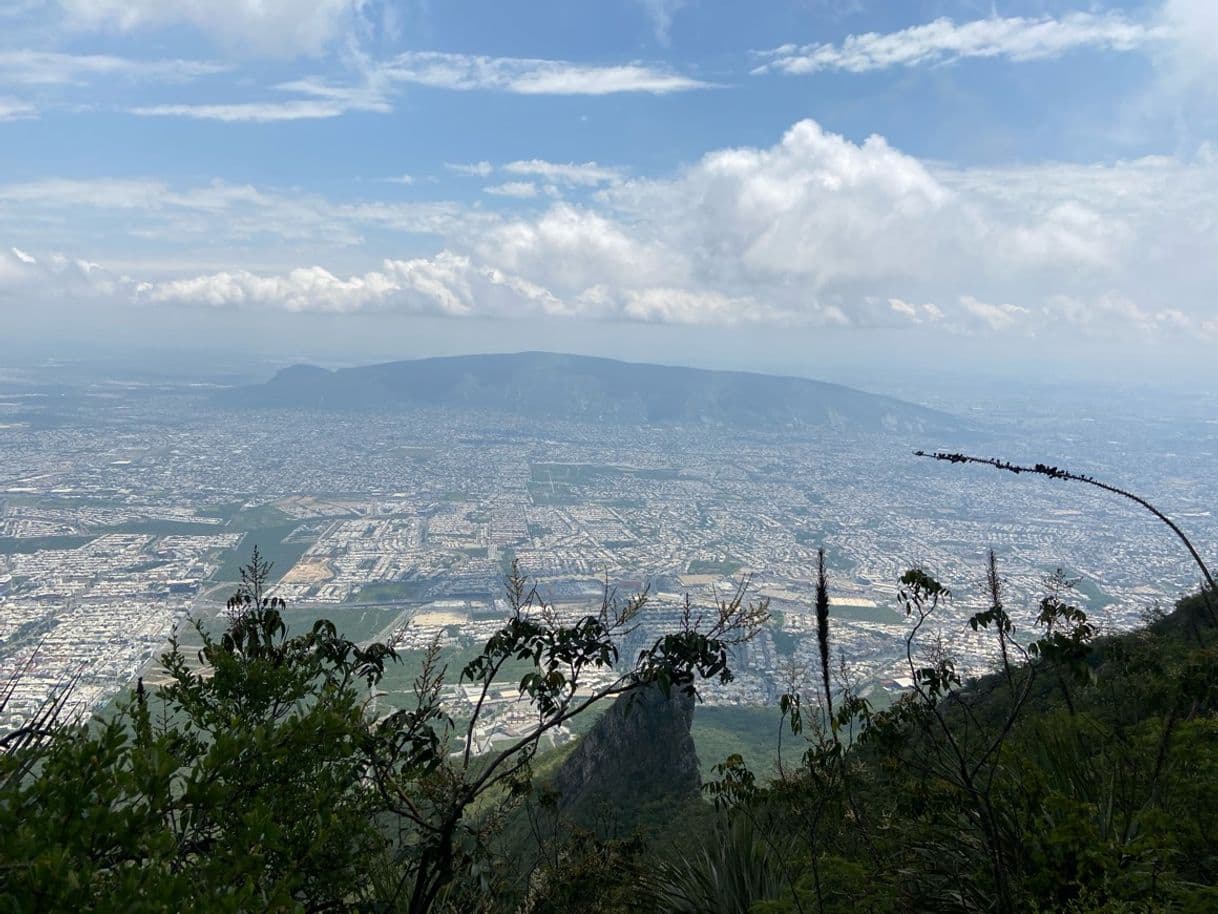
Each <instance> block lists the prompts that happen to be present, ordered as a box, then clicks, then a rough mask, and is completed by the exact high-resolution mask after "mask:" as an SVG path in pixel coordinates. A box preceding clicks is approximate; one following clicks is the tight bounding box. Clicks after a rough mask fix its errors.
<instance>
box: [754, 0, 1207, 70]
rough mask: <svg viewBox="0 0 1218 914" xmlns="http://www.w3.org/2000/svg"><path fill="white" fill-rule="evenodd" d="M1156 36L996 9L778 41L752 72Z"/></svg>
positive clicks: (1082, 16)
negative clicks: (837, 40)
mask: <svg viewBox="0 0 1218 914" xmlns="http://www.w3.org/2000/svg"><path fill="white" fill-rule="evenodd" d="M1201 2H1208V0H1201ZM1155 37H1156V31H1155V29H1154V28H1152V27H1149V26H1146V25H1143V24H1141V23H1137V22H1132V21H1130V20H1129V19H1126V18H1125V17H1124V16H1121V15H1119V14H1116V13H1082V12H1078V13H1070V14H1068V15H1066V16H1063V17H1062V18H1060V19H1054V18H1051V17H1047V16H1046V17H1041V18H1025V17H1021V16H1013V17H1009V18H1000V17H997V16H994V17H991V18H988V19H978V20H975V21H972V22H963V23H959V24H957V23H955V22H953V21H952V20H951V19H946V18H944V19H936V20H935V21H934V22H930V23H927V24H925V25H917V26H913V27H911V28H907V29H902V30H901V31H899V32H888V33H883V34H881V33H877V32H867V33H866V34H862V35H850V36H849V37H847V38H846V39H845V40H844V41H843V42H842V43H841V44H837V45H835V44H807V45H802V46H796V45H784V46H782V47H780V48H775V49H774V50H772V51H767V52H764V55H763V56H764V57H766V58H768V60H767V62H766V63H764V64H762V65H761V66H759V67H757V68H756V69H755V70H754V71H753V72H754V73H765V72H769V71H778V72H781V73H786V74H790V75H798V74H805V73H816V72H819V71H822V70H845V71H847V72H850V73H865V72H867V71H870V70H885V69H889V68H891V67H913V66H922V65H928V64H936V63H944V62H951V61H955V60H961V59H964V58H970V57H1001V58H1006V59H1009V60H1037V59H1045V58H1052V57H1060V56H1062V55H1063V54H1066V53H1068V52H1070V51H1073V50H1077V49H1079V48H1087V47H1089V48H1099V49H1104V50H1110V51H1129V50H1133V49H1134V48H1138V47H1141V46H1143V45H1145V44H1147V43H1148V42H1150V41H1152V40H1153V39H1154V38H1155Z"/></svg>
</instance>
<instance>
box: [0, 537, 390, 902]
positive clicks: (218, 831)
mask: <svg viewBox="0 0 1218 914" xmlns="http://www.w3.org/2000/svg"><path fill="white" fill-rule="evenodd" d="M247 570H248V572H249V575H248V576H247V578H246V582H245V584H243V586H242V589H241V591H240V593H239V594H238V596H237V597H235V598H234V599H233V601H230V613H231V623H230V625H229V628H228V630H227V631H226V632H225V633H224V634H223V636H222V637H221V638H220V639H219V640H216V639H214V638H213V637H212V636H210V635H209V634H207V633H206V632H205V631H201V632H200V634H201V637H202V638H203V642H204V647H203V650H202V652H201V657H200V660H201V661H202V662H203V663H204V664H206V666H207V668H208V670H209V671H210V675H203V674H201V673H200V672H199V671H198V670H196V669H193V668H192V665H191V664H190V663H189V662H188V660H187V658H186V657H185V656H183V655H182V653H181V651H180V650H179V649H178V647H177V646H176V644H175V645H174V646H173V647H172V648H171V650H170V651H169V653H167V654H166V655H165V658H164V665H165V669H166V671H167V673H168V674H169V678H170V681H169V683H168V684H167V685H166V686H165V687H164V688H163V689H161V690H159V691H158V692H157V693H156V694H155V695H154V696H149V695H148V694H147V692H146V691H145V690H144V688H143V685H142V683H141V684H140V687H139V688H138V689H137V690H136V693H135V695H134V697H133V698H132V699H131V700H130V701H128V702H127V703H126V704H125V705H124V706H123V707H122V708H121V709H120V711H119V713H118V714H117V715H115V716H113V717H112V718H111V719H110V720H108V721H106V722H95V723H91V724H88V725H84V726H79V727H71V728H67V729H63V730H61V731H60V732H59V733H58V734H57V735H55V737H54V738H52V739H50V740H49V741H48V742H43V743H40V744H37V745H29V746H27V747H25V751H24V752H15V753H10V754H9V755H6V756H4V757H3V758H0V778H2V777H3V776H4V774H7V773H9V772H11V771H12V770H13V768H14V767H15V766H21V765H31V763H32V767H31V768H30V769H29V770H30V771H31V775H30V776H26V777H24V778H18V779H13V778H8V779H5V780H4V781H3V782H2V783H3V785H4V789H3V792H2V793H0V859H2V860H4V861H6V863H7V865H6V866H5V868H4V870H3V883H2V886H0V909H5V906H7V909H9V910H15V911H16V910H20V911H38V910H48V911H66V910H80V911H86V910H87V911H116V912H117V911H177V910H184V909H191V910H209V911H211V910H214V911H242V910H252V909H255V908H256V909H258V910H273V911H288V910H310V909H316V910H322V909H327V908H334V907H336V906H339V905H342V904H345V903H346V902H348V901H350V900H352V899H356V898H358V897H360V895H361V894H362V890H361V889H360V887H359V879H358V878H357V877H358V875H359V874H360V873H361V872H363V871H364V869H365V867H366V866H367V862H368V860H369V859H371V858H373V857H375V856H377V855H379V854H381V853H382V852H383V849H384V847H385V843H386V842H385V841H384V839H383V838H382V837H381V836H380V835H379V834H378V832H377V830H376V829H375V827H374V821H373V811H374V809H375V796H374V794H373V792H372V790H371V789H370V787H369V785H368V784H366V782H365V779H364V776H363V774H364V772H363V766H362V761H361V753H360V745H361V743H362V741H363V740H364V739H365V738H366V735H367V722H366V721H365V718H364V714H363V700H362V699H363V696H362V694H361V691H362V689H363V688H367V686H368V684H369V683H372V682H375V681H376V680H377V678H379V676H380V673H381V671H382V670H383V668H384V664H385V662H386V660H387V659H388V658H389V656H390V653H389V651H388V649H387V648H385V647H383V646H382V645H374V646H372V647H371V648H368V649H363V648H360V647H358V646H357V645H354V644H352V643H351V642H349V641H346V640H344V639H342V638H339V637H338V636H337V634H336V633H335V632H334V629H333V626H331V625H330V624H329V623H323V622H319V623H318V624H317V625H316V626H314V628H313V630H312V631H310V632H309V633H308V634H306V635H302V636H297V637H288V635H287V632H286V630H285V628H284V626H283V624H282V621H281V619H280V616H279V608H280V606H281V602H280V601H277V600H273V599H268V598H265V597H263V596H262V585H263V583H264V582H265V572H266V569H265V567H264V566H263V565H262V564H261V559H260V557H259V556H258V555H257V554H255V559H254V562H253V563H252V564H251V565H250V566H248V569H247Z"/></svg>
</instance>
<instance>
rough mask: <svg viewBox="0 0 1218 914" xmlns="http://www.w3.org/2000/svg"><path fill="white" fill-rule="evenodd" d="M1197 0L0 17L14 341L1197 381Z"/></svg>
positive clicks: (1203, 284)
mask: <svg viewBox="0 0 1218 914" xmlns="http://www.w3.org/2000/svg"><path fill="white" fill-rule="evenodd" d="M1216 292H1218V3H1216V2H1214V0H1147V2H1119V0H1113V2H1082V0H985V2H982V0H900V2H896V0H888V2H879V0H755V2H749V3H744V2H727V0H603V2H600V0H598V2H592V0H529V2H512V0H480V2H471V0H444V2H440V0H384V2H381V0H40V2H34V0H0V340H4V341H6V342H5V347H4V349H5V351H7V352H8V353H10V354H17V355H20V354H22V353H50V354H53V353H57V352H61V351H62V352H69V351H80V350H90V349H96V350H99V351H100V350H103V349H105V350H110V349H113V350H115V351H122V350H123V348H124V347H127V348H130V349H132V350H133V351H134V350H136V349H140V350H141V351H146V350H148V349H149V348H150V347H151V348H153V349H157V348H160V349H163V350H164V351H166V352H171V351H178V350H186V349H194V348H206V347H215V348H221V349H226V350H229V351H234V352H247V351H249V352H257V353H260V354H263V355H266V356H270V357H273V358H276V359H281V360H307V361H316V362H322V363H328V362H334V363H344V362H345V363H350V362H360V361H368V360H372V359H384V358H399V357H403V358H404V357H413V356H420V355H431V354H446V353H458V352H476V351H503V350H518V349H551V350H564V351H572V352H588V353H595V354H603V355H613V356H624V357H633V358H638V359H646V360H659V361H666V362H676V363H689V364H700V365H720V366H725V367H745V368H753V369H758V370H772V371H783V372H793V373H799V374H805V375H811V376H823V377H828V378H831V379H845V380H848V381H860V380H865V379H866V378H867V377H868V376H869V375H873V374H874V375H876V376H879V375H881V374H884V375H886V376H889V377H897V378H899V377H901V376H902V374H904V375H908V376H913V375H918V374H922V375H934V374H936V373H942V372H950V371H960V372H963V373H965V374H967V373H968V372H970V371H977V372H989V373H993V374H998V375H1001V376H1005V377H1009V378H1012V379H1019V378H1033V377H1034V378H1037V379H1039V380H1042V381H1043V380H1044V379H1045V378H1046V377H1048V378H1053V377H1057V376H1061V377H1074V376H1077V377H1089V378H1100V379H1102V378H1106V377H1119V378H1124V379H1129V378H1140V377H1146V378H1148V379H1150V378H1156V379H1173V378H1174V379H1177V380H1182V381H1190V382H1191V381H1195V380H1198V379H1200V380H1204V382H1205V383H1207V384H1213V383H1218V367H1216V366H1218V360H1214V359H1213V358H1212V357H1211V356H1210V353H1212V351H1213V348H1214V345H1215V342H1216V338H1218V296H1216V294H1215V293H1216Z"/></svg>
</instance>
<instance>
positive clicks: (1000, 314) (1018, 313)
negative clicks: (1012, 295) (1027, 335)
mask: <svg viewBox="0 0 1218 914" xmlns="http://www.w3.org/2000/svg"><path fill="white" fill-rule="evenodd" d="M960 304H961V305H962V306H963V307H964V310H965V311H966V312H967V313H969V314H971V315H972V316H973V317H976V318H977V319H979V320H981V321H982V322H984V323H985V324H986V325H987V326H988V327H989V328H990V329H991V330H1007V329H1010V328H1011V327H1012V326H1014V325H1015V323H1016V321H1018V320H1019V319H1020V318H1021V317H1023V316H1025V315H1027V314H1028V309H1027V308H1024V307H1021V306H1020V305H991V304H989V303H988V302H983V301H978V300H977V299H975V298H973V296H971V295H962V296H961V297H960Z"/></svg>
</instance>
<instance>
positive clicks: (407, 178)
mask: <svg viewBox="0 0 1218 914" xmlns="http://www.w3.org/2000/svg"><path fill="white" fill-rule="evenodd" d="M381 180H382V181H385V182H386V183H388V184H405V185H407V186H409V185H411V184H413V183H414V175H398V176H397V177H394V178H382V179H381Z"/></svg>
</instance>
